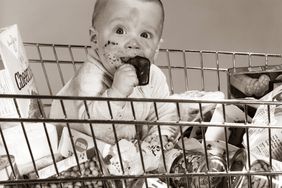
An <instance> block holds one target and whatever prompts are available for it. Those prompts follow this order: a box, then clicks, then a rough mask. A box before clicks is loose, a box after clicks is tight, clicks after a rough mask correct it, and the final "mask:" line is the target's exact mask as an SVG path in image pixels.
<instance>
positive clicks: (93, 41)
mask: <svg viewBox="0 0 282 188" xmlns="http://www.w3.org/2000/svg"><path fill="white" fill-rule="evenodd" d="M89 35H90V42H91V45H92V46H94V47H96V46H97V31H96V29H95V28H94V27H93V26H92V27H90V28H89Z"/></svg>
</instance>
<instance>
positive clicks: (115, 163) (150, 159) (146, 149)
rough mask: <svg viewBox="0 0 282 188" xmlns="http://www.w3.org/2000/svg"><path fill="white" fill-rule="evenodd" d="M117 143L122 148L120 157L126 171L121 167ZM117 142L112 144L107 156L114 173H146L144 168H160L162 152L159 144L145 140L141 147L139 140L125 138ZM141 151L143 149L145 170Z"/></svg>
mask: <svg viewBox="0 0 282 188" xmlns="http://www.w3.org/2000/svg"><path fill="white" fill-rule="evenodd" d="M117 144H118V146H119V148H120V157H121V159H122V164H123V169H124V172H123V171H122V168H121V162H120V158H119V152H118V150H117ZM117 144H115V145H113V146H111V148H110V150H109V153H108V155H107V156H106V158H108V162H107V163H108V165H107V167H108V169H109V171H110V173H111V174H112V175H122V174H126V175H140V174H143V173H144V170H145V172H149V171H153V170H156V169H157V168H158V166H159V161H160V158H161V154H162V152H161V148H160V146H159V145H156V144H153V143H152V144H151V143H147V142H145V141H143V142H141V148H140V149H139V147H138V144H137V141H135V142H130V141H128V140H125V139H122V140H120V141H119V142H118V143H117ZM140 151H142V156H143V162H144V168H145V169H144V170H143V167H142V162H141V156H140Z"/></svg>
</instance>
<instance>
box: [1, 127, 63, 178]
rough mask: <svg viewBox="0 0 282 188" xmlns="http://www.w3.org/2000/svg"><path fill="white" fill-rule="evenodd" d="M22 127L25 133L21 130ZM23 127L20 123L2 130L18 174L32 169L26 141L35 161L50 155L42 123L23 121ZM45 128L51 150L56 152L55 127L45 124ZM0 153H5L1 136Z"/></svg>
mask: <svg viewBox="0 0 282 188" xmlns="http://www.w3.org/2000/svg"><path fill="white" fill-rule="evenodd" d="M23 127H24V130H25V133H24V131H23ZM23 127H22V126H21V125H17V126H14V127H12V128H8V129H5V130H3V135H4V139H5V142H6V145H7V148H8V151H9V154H10V155H13V156H14V157H15V161H16V164H17V166H18V169H19V172H20V174H25V173H28V171H33V170H34V169H33V166H32V160H31V154H30V152H29V149H28V143H29V145H30V148H31V151H32V155H33V158H34V160H35V161H36V160H39V159H41V158H43V157H46V156H49V155H51V151H50V148H49V145H48V140H47V136H46V132H45V130H44V127H43V124H42V123H25V124H24V125H23ZM46 129H47V132H48V135H49V138H50V143H51V146H52V149H53V152H54V153H55V154H56V153H57V145H58V138H57V130H56V127H55V126H54V125H52V124H46ZM25 134H26V136H27V138H28V142H27V140H26V138H25ZM0 153H1V154H2V155H3V154H6V150H5V147H4V144H3V141H2V138H1V139H0ZM50 160H51V159H50ZM28 164H30V166H28Z"/></svg>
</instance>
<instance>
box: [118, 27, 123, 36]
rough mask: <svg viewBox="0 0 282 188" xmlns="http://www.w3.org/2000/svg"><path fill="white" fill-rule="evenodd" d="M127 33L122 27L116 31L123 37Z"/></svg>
mask: <svg viewBox="0 0 282 188" xmlns="http://www.w3.org/2000/svg"><path fill="white" fill-rule="evenodd" d="M124 33H125V32H124V29H123V28H121V27H118V28H117V29H116V34H118V35H123V34H124Z"/></svg>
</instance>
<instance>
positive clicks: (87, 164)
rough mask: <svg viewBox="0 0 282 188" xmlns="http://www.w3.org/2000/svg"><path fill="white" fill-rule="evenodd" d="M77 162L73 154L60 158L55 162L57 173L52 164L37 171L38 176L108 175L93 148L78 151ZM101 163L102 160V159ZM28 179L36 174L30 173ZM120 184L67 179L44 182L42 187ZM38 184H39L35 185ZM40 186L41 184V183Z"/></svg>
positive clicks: (117, 183) (112, 186) (42, 177)
mask: <svg viewBox="0 0 282 188" xmlns="http://www.w3.org/2000/svg"><path fill="white" fill-rule="evenodd" d="M78 163H79V166H78V165H77V161H76V159H75V156H74V155H72V156H70V157H68V158H66V159H64V160H61V161H59V162H57V163H56V167H57V169H58V172H59V175H57V174H56V170H55V165H54V164H52V165H50V166H48V167H45V168H43V169H40V170H39V171H38V176H39V177H38V178H40V179H46V178H52V177H56V178H79V177H97V176H101V175H102V174H104V175H109V173H108V170H107V169H106V167H105V166H104V165H102V169H101V168H100V165H99V162H98V161H97V155H96V153H95V150H94V149H93V148H92V149H90V150H87V151H86V152H82V153H79V155H78ZM102 164H103V161H102ZM28 178H29V179H36V178H37V176H36V174H35V173H34V172H33V173H30V174H29V176H28ZM119 185H120V182H119V181H112V180H107V181H102V180H91V181H83V182H80V181H67V182H63V183H61V185H60V184H59V183H44V184H43V187H46V188H53V187H61V186H62V187H77V188H79V187H84V186H87V187H95V188H96V187H98V188H100V187H101V188H102V187H105V188H115V187H118V186H119ZM37 186H40V185H37ZM41 186H42V185H41Z"/></svg>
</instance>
